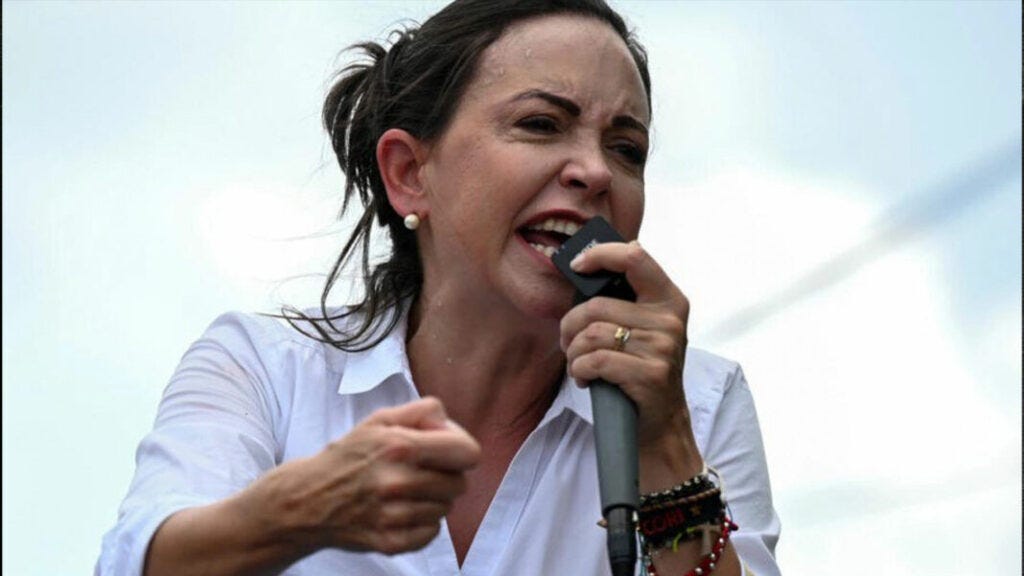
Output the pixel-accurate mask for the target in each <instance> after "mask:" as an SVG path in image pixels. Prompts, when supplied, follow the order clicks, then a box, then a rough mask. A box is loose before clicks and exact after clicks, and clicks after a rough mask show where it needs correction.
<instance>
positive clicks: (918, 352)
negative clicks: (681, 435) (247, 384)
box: [3, 1, 1021, 576]
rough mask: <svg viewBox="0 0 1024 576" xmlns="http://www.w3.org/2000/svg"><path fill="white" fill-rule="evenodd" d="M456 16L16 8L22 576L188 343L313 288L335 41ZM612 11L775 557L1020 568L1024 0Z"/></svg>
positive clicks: (11, 499) (330, 229) (343, 8)
mask: <svg viewBox="0 0 1024 576" xmlns="http://www.w3.org/2000/svg"><path fill="white" fill-rule="evenodd" d="M440 5H441V4H440V3H438V2H393V1H388V2H385V1H380V2H351V3H335V4H319V3H316V4H314V3H294V4H287V5H285V4H279V3H271V2H250V3H233V4H211V3H201V2H176V3H171V2H166V3H162V2H150V3H145V4H136V3H127V2H110V3H102V4H96V3H87V2H72V3H58V2H47V3H43V2H28V1H5V2H3V574H5V575H12V576H14V575H37V574H38V575H54V574H88V573H91V571H92V565H93V563H94V561H95V559H96V556H97V554H98V552H99V544H100V539H101V537H102V534H103V533H104V532H105V531H106V530H108V529H109V528H110V527H111V526H112V525H113V523H114V521H115V518H116V511H117V507H118V504H119V502H120V500H121V498H122V497H123V496H124V494H125V491H126V489H127V487H128V483H129V480H130V479H131V475H132V472H133V470H134V461H133V457H134V450H135V447H136V445H137V443H138V442H139V440H140V439H141V438H142V436H143V435H144V434H145V433H146V432H147V431H148V430H149V429H150V427H151V425H152V422H153V418H154V415H155V412H156V407H157V403H158V400H159V397H160V394H161V391H162V389H163V387H164V385H165V384H166V382H167V380H168V378H169V376H170V374H171V372H172V370H173V369H174V367H175V365H176V363H177V361H178V359H179V358H180V356H181V354H182V353H184V351H185V350H186V348H187V347H188V345H189V344H190V343H191V342H192V341H193V340H194V339H195V338H197V337H198V336H199V335H200V333H201V332H202V331H203V330H204V328H205V327H206V326H207V325H208V324H209V323H210V322H211V321H212V320H213V319H214V318H215V317H216V316H217V315H218V314H219V313H221V312H223V311H227V310H232V309H239V310H248V311H257V310H262V311H270V310H274V309H275V308H276V306H277V305H278V304H280V303H281V302H285V301H287V302H289V303H293V304H298V305H304V304H311V303H313V302H314V301H315V299H316V297H317V295H318V293H319V284H320V281H321V279H320V278H319V277H317V276H316V275H317V274H321V273H323V272H325V271H326V270H327V268H328V265H329V262H330V261H331V259H332V258H333V255H334V254H335V253H336V251H337V250H338V249H339V245H340V242H341V240H342V236H341V235H340V233H339V232H338V231H339V230H342V229H343V226H340V225H338V224H337V223H336V222H335V221H334V217H335V215H336V212H337V209H338V207H339V205H340V204H339V199H340V188H341V185H342V181H341V178H340V175H339V173H338V169H337V168H336V164H335V162H334V159H333V156H332V155H331V153H330V148H329V146H327V144H326V139H325V137H324V136H323V134H322V131H321V129H320V127H319V124H318V115H319V107H320V105H321V100H322V98H323V95H324V92H325V90H326V87H327V79H328V77H329V75H330V73H331V71H332V70H333V69H334V66H335V57H336V55H337V53H338V52H339V50H340V49H341V48H342V47H344V46H346V45H348V44H351V43H353V42H356V41H360V40H363V39H369V38H377V39H380V38H382V37H383V36H384V34H385V32H386V31H387V30H388V29H389V27H390V26H391V25H392V24H394V23H396V22H397V21H398V20H400V19H402V18H413V19H417V20H422V19H423V18H425V17H426V16H427V15H429V14H430V13H432V12H433V11H435V10H436V9H437V8H438V7H439V6H440ZM615 5H616V6H617V7H618V8H619V9H620V10H621V11H622V12H623V13H624V15H625V16H626V17H627V19H628V20H629V21H630V23H631V24H632V25H633V26H634V27H636V28H637V29H638V32H639V35H640V38H641V39H642V41H643V42H645V44H646V45H647V47H648V48H649V51H650V56H651V61H652V74H653V82H654V108H655V123H654V126H655V133H654V134H655V135H654V141H655V148H654V152H653V158H652V160H651V163H650V167H649V172H648V180H647V182H648V184H647V190H648V213H647V219H646V221H645V225H644V230H643V232H642V234H641V241H642V242H644V244H645V245H646V246H647V247H648V248H649V249H650V250H651V251H652V252H653V253H654V254H655V256H656V257H657V258H658V259H659V260H660V261H661V262H662V264H663V265H664V266H665V267H666V268H667V269H668V270H669V271H670V273H671V275H672V277H673V278H674V279H675V280H676V282H677V283H678V284H679V285H680V286H681V287H682V288H683V290H684V291H685V292H686V293H687V294H688V295H689V296H690V298H691V300H692V303H693V316H692V321H691V326H690V330H691V341H692V343H693V345H695V346H698V347H702V348H707V349H710V350H712V351H715V352H717V353H719V354H722V355H725V356H727V357H730V358H733V359H736V360H738V361H739V362H740V363H741V364H742V365H743V366H744V369H745V371H746V374H747V377H748V379H749V381H750V384H751V387H752V390H753V393H754V397H755V400H756V401H757V406H758V412H759V417H760V420H761V426H762V430H763V433H764V437H765V442H766V448H767V453H768V462H769V466H770V470H771V474H772V483H773V488H774V494H775V504H776V507H777V509H778V511H779V514H780V516H781V519H782V524H783V532H782V539H781V542H780V544H779V548H778V558H779V562H780V564H781V567H782V569H783V572H784V573H785V574H787V575H803V574H806V575H818V574H828V575H851V576H852V575H855V574H856V575H860V574H864V573H874V574H886V575H887V576H902V575H911V574H914V575H944V574H949V575H953V574H956V575H962V574H971V575H989V574H992V575H1018V574H1020V573H1021V543H1020V542H1021V516H1020V510H1021V432H1020V431H1021V355H1020V353H1021V164H1020V160H1019V158H1020V149H1021V3H1020V2H1010V1H1007V2H959V3H958V2H942V3H928V2H903V3H897V2H881V3H868V2H856V3H840V2H818V3H746V2H729V3H686V4H682V3H672V2H667V1H666V2H626V1H620V2H617V3H616V4H615ZM581 49H585V47H581ZM291 277H296V278H297V279H295V280H292V281H287V282H285V280H286V279H288V278H291Z"/></svg>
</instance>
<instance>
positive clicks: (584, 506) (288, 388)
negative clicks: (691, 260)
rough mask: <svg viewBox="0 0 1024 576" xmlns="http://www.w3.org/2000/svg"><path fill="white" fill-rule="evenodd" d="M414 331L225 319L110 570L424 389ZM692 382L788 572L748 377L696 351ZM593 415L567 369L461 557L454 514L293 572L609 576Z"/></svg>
mask: <svg viewBox="0 0 1024 576" xmlns="http://www.w3.org/2000/svg"><path fill="white" fill-rule="evenodd" d="M405 335H406V331H405V318H403V319H402V320H401V321H400V322H399V324H398V327H396V329H395V330H394V331H393V332H392V333H391V334H390V335H389V336H388V337H387V338H386V339H384V340H383V341H382V342H381V343H380V344H378V345H377V346H375V347H373V348H371V349H370V350H367V351H364V352H343V351H340V350H338V349H336V348H333V347H331V346H327V345H324V344H321V343H320V342H317V341H315V340H312V339H310V338H307V337H305V336H303V335H302V334H300V333H298V332H297V331H296V330H294V329H293V328H291V327H288V326H287V325H284V324H283V323H281V322H280V321H278V320H274V319H271V318H266V317H261V316H255V315H246V314H239V313H231V314H225V315H223V316H221V317H220V318H218V319H217V320H216V321H214V323H213V324H212V325H211V326H210V328H209V329H208V330H207V331H206V333H205V334H204V335H203V336H202V337H201V338H200V339H199V340H198V341H197V342H196V343H195V344H193V345H192V347H191V348H189V350H188V352H186V354H185V356H184V357H183V358H182V360H181V363H180V365H179V366H178V368H177V370H176V371H175V373H174V375H173V377H172V378H171V381H170V383H169V384H168V386H167V389H166V390H165V392H164V396H163V399H162V401H161V403H160V407H159V410H158V413H157V418H156V422H155V424H154V426H153V431H152V432H150V433H149V434H148V435H147V436H146V437H145V438H144V439H143V440H142V442H141V444H140V445H139V448H138V452H137V455H136V471H135V477H134V478H133V480H132V484H131V487H130V488H129V491H128V495H127V496H126V497H125V499H124V501H123V502H122V504H121V508H120V510H119V514H118V520H117V524H116V525H115V526H114V527H113V528H112V529H111V530H110V531H109V532H108V533H107V534H106V536H105V537H104V539H103V545H102V551H101V554H100V557H99V560H98V561H97V563H96V569H95V574H97V575H100V574H102V575H109V576H114V575H118V576H122V575H124V576H127V575H138V574H141V573H142V568H143V562H144V561H145V556H146V549H147V547H148V545H149V542H150V539H151V538H152V537H153V534H154V532H155V531H156V529H157V528H158V527H159V526H160V524H161V523H162V522H163V521H164V520H166V519H167V518H168V517H169V516H170V515H171V514H173V513H175V512H177V511H179V510H182V509H184V508H188V507H194V506H201V505H205V504H209V503H212V502H214V501H217V500H220V499H223V498H225V497H227V496H229V495H231V494H234V493H236V492H238V491H239V490H242V489H243V488H245V487H246V486H247V485H249V484H250V483H251V482H252V481H253V480H255V479H256V478H258V477H259V476H260V475H262V474H264V473H265V472H267V471H268V470H270V469H271V468H273V467H274V466H276V465H279V464H281V463H282V462H285V461H288V460H291V459H293V458H299V457H305V456H311V455H313V454H316V453H317V452H319V451H320V450H321V449H323V448H324V447H325V445H327V444H328V443H329V442H331V441H333V440H335V439H337V438H340V437H341V436H344V435H345V434H346V433H347V432H348V431H349V430H351V429H352V428H353V427H354V426H355V425H356V424H358V423H359V422H360V421H361V420H363V419H364V418H366V417H367V416H369V415H370V414H371V413H372V412H373V411H375V410H377V409H378V408H382V407H385V406H394V405H398V404H403V403H406V402H409V401H412V400H415V399H416V398H418V397H419V394H418V392H417V390H416V387H415V386H414V385H413V381H412V375H411V373H410V370H409V363H408V359H407V356H406V350H405ZM683 381H684V383H685V392H686V398H687V402H688V404H689V407H690V411H691V414H692V423H693V429H694V430H693V431H694V435H695V436H696V439H697V443H698V446H699V448H700V450H701V453H702V454H703V456H704V458H705V460H706V461H707V462H708V463H709V464H710V465H711V466H714V467H715V468H717V469H718V471H719V472H720V474H721V476H722V477H723V479H724V480H725V483H726V484H725V487H726V497H727V498H728V501H729V506H730V509H731V511H732V515H733V519H734V521H735V522H736V523H737V524H738V525H739V527H740V529H739V531H738V532H736V533H735V534H734V535H733V536H732V542H733V544H734V546H735V547H736V550H737V552H738V553H739V556H740V558H741V559H742V560H743V562H744V563H745V565H746V567H747V572H748V573H753V574H756V575H757V576H772V575H777V574H779V570H778V568H777V566H776V564H775V560H774V552H773V551H774V548H775V543H776V540H777V539H778V535H779V522H778V518H777V516H776V514H775V511H774V509H773V507H772V500H771V491H770V488H769V484H768V471H767V467H766V464H765V456H764V449H763V446H762V442H761V433H760V430H759V428H758V422H757V415H756V413H755V411H754V403H753V400H752V398H751V395H750V391H749V389H748V388H747V383H746V381H745V380H744V377H743V373H742V371H741V370H740V368H739V366H738V365H737V364H735V363H733V362H730V361H727V360H724V359H722V358H719V357H717V356H713V355H711V354H709V353H707V352H703V351H700V350H696V349H690V350H688V351H687V355H686V365H685V372H684V376H683ZM592 426H593V417H592V414H591V406H590V398H589V393H588V392H587V391H586V390H582V389H580V388H578V387H577V386H575V385H574V384H573V383H572V381H571V379H568V378H566V379H565V381H563V383H562V386H561V389H560V390H559V392H558V395H557V397H556V398H555V400H554V402H553V403H552V405H551V408H550V409H549V410H548V411H547V413H546V414H545V415H544V418H543V419H542V420H541V422H540V424H538V425H537V428H536V429H535V430H534V431H533V432H532V433H531V434H530V435H529V437H528V438H527V439H526V441H525V442H524V443H523V445H522V446H521V447H520V449H519V452H518V453H517V454H516V456H515V458H514V459H513V460H512V463H511V464H510V465H509V468H508V471H507V472H506V473H505V477H504V478H503V479H502V481H501V485H500V486H499V487H498V490H497V492H496V493H495V495H494V499H493V500H492V501H491V504H490V507H489V508H488V509H487V513H486V515H485V516H484V519H483V521H482V523H481V524H480V527H479V529H478V530H477V533H476V536H475V537H474V539H473V542H472V545H471V547H470V549H469V552H468V554H467V555H466V558H465V561H464V562H463V564H462V566H461V567H460V566H459V564H458V561H457V559H456V556H455V549H454V547H453V545H452V540H451V537H450V535H449V532H448V528H447V525H446V524H444V523H443V522H442V525H441V531H440V533H439V534H438V535H437V537H436V538H434V540H433V541H431V542H430V543H429V544H428V545H427V546H426V547H425V548H423V549H421V550H418V551H415V552H408V553H404V554H398V555H394V556H387V555H384V554H378V553H367V552H346V551H343V550H336V549H329V550H322V551H320V552H317V553H315V554H312V555H310V556H307V557H306V558H304V559H302V560H300V561H298V562H296V563H295V564H293V565H292V566H291V567H289V568H288V569H287V570H286V571H285V574H288V575H294V576H300V575H328V574H329V575H350V576H378V575H379V576H456V575H463V576H524V575H529V576H546V575H551V576H563V575H566V574H572V575H576V574H586V575H595V576H596V575H601V576H605V575H609V574H610V573H611V572H610V569H609V566H608V559H607V551H606V535H605V531H604V529H602V528H600V527H599V526H598V525H597V520H598V519H599V518H600V516H601V510H600V508H601V507H600V496H599V494H598V483H597V475H596V461H595V450H594V435H593V429H592ZM680 480H683V479H682V478H681V479H680ZM641 571H642V569H640V568H639V564H638V572H641ZM667 576H672V575H667Z"/></svg>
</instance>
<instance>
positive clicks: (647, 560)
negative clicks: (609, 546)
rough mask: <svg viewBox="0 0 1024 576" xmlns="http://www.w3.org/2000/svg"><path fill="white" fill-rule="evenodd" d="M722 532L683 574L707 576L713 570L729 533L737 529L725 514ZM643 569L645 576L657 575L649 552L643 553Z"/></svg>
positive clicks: (685, 575) (687, 575)
mask: <svg viewBox="0 0 1024 576" xmlns="http://www.w3.org/2000/svg"><path fill="white" fill-rule="evenodd" d="M721 530H722V533H721V535H720V536H719V537H718V540H716V541H715V544H714V546H712V548H711V552H710V553H708V555H706V556H704V558H702V559H701V561H700V564H697V567H696V568H694V569H693V570H690V571H689V572H687V573H686V574H684V576H707V575H708V574H711V572H713V571H714V570H715V562H717V561H718V559H719V558H721V557H722V552H723V551H724V550H725V545H726V543H727V542H729V534H730V533H731V532H733V531H735V530H739V526H737V525H736V524H733V522H732V520H730V519H729V518H728V517H727V516H726V517H723V518H722V526H721ZM644 570H646V571H647V576H658V571H657V569H655V567H654V560H653V559H652V558H651V554H650V553H649V552H647V553H645V554H644Z"/></svg>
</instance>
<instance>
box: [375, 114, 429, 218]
mask: <svg viewBox="0 0 1024 576" xmlns="http://www.w3.org/2000/svg"><path fill="white" fill-rule="evenodd" d="M426 152H427V147H426V146H425V145H424V144H423V143H422V142H420V140H419V139H418V138H416V137H415V136H413V135H412V134H409V133H408V132H406V131H405V130H401V129H399V128H391V129H390V130H388V131H386V132H384V134H381V137H380V138H379V139H378V140H377V166H378V167H379V169H380V177H381V180H383V181H384V188H385V189H386V190H387V192H388V202H389V203H390V204H391V207H392V208H394V209H395V212H398V215H399V216H406V215H408V214H410V213H413V212H415V213H416V214H417V215H418V216H419V217H420V218H424V217H425V216H427V210H428V203H427V199H426V195H425V194H424V191H423V182H422V181H421V179H420V168H421V167H422V166H423V161H424V159H425V158H426Z"/></svg>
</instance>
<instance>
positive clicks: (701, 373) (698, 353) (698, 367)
mask: <svg viewBox="0 0 1024 576" xmlns="http://www.w3.org/2000/svg"><path fill="white" fill-rule="evenodd" d="M683 374H684V381H694V383H699V384H700V386H701V387H708V386H710V387H711V388H712V389H714V391H715V392H717V393H718V394H719V395H721V394H725V392H726V391H728V389H729V388H730V387H731V386H733V385H734V384H735V383H736V382H741V381H744V379H743V369H742V368H741V367H740V365H739V363H738V362H736V361H734V360H729V359H728V358H723V357H722V356H719V355H717V354H713V353H711V352H708V351H707V350H702V349H700V348H694V347H692V346H691V347H688V348H687V349H686V364H685V366H684V368H683Z"/></svg>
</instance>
